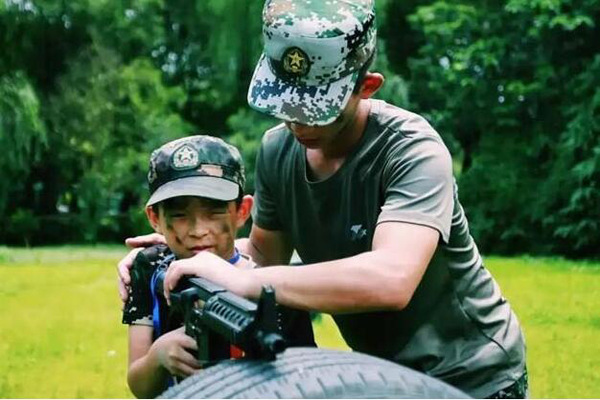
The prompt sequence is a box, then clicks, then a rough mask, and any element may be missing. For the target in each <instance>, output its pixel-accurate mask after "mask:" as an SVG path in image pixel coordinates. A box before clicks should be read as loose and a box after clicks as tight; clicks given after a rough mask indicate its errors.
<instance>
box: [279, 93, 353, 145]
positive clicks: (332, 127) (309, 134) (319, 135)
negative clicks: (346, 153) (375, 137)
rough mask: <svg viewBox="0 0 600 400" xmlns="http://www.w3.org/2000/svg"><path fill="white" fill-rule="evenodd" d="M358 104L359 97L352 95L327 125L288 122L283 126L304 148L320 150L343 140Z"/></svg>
mask: <svg viewBox="0 0 600 400" xmlns="http://www.w3.org/2000/svg"><path fill="white" fill-rule="evenodd" d="M359 102H360V96H358V95H352V97H351V98H350V100H349V101H348V105H347V106H346V108H345V109H344V111H342V113H341V114H340V116H339V117H338V118H337V119H336V120H335V121H333V122H332V123H331V124H329V125H323V126H310V125H302V124H300V123H297V122H288V121H285V125H286V126H287V128H288V129H289V130H290V132H292V134H293V135H294V136H295V137H296V140H298V142H300V144H302V145H303V146H304V147H306V148H308V149H322V148H324V147H327V146H328V145H332V144H335V143H336V141H337V142H338V143H339V141H343V140H344V137H343V134H344V132H345V131H346V128H348V127H349V126H350V125H351V124H352V122H353V121H354V119H355V117H356V111H357V108H358V104H359Z"/></svg>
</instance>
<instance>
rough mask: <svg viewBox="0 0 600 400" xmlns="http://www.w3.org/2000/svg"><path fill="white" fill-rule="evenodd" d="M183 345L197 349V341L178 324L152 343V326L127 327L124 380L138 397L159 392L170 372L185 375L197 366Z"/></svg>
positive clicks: (166, 382) (150, 395)
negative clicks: (178, 326) (127, 348)
mask: <svg viewBox="0 0 600 400" xmlns="http://www.w3.org/2000/svg"><path fill="white" fill-rule="evenodd" d="M186 349H191V350H196V349H197V347H196V341H195V340H194V339H192V338H190V337H189V336H187V335H186V334H185V333H184V328H183V327H182V328H180V329H177V330H174V331H172V332H169V333H167V334H165V335H163V336H161V337H159V338H158V339H157V340H156V341H155V342H154V343H152V327H150V326H144V325H131V326H130V327H129V370H128V373H127V383H128V384H129V388H130V389H131V392H132V393H133V394H134V395H135V396H136V397H138V398H151V397H156V396H158V395H159V394H160V393H161V392H163V391H164V390H165V389H166V388H167V384H168V380H169V377H170V375H176V376H181V377H187V376H189V375H192V374H194V373H195V372H197V371H198V370H199V368H200V365H199V364H198V361H197V360H196V359H195V358H194V356H193V355H192V354H191V353H190V352H188V351H187V350H186Z"/></svg>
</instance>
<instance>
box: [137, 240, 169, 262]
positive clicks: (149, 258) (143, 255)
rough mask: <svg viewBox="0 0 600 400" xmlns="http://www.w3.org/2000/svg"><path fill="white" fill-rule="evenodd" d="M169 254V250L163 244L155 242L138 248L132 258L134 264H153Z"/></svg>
mask: <svg viewBox="0 0 600 400" xmlns="http://www.w3.org/2000/svg"><path fill="white" fill-rule="evenodd" d="M170 254H171V251H170V250H169V248H168V247H167V245H165V244H155V245H154V246H150V247H146V248H144V249H142V250H140V251H139V252H138V253H137V255H136V257H135V260H134V265H135V264H137V263H139V262H141V263H145V264H155V263H157V262H160V261H162V260H163V259H164V258H165V257H167V256H168V255H170Z"/></svg>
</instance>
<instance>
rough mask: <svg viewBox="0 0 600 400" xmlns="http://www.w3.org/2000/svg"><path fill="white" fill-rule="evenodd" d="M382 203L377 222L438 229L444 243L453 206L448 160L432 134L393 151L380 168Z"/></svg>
mask: <svg viewBox="0 0 600 400" xmlns="http://www.w3.org/2000/svg"><path fill="white" fill-rule="evenodd" d="M383 182H384V188H383V190H384V198H385V200H384V204H383V206H382V207H381V213H380V214H379V218H378V220H377V223H378V224H379V223H382V222H390V221H396V222H408V223H414V224H418V225H424V226H428V227H431V228H433V229H436V230H437V231H439V232H440V234H441V237H442V240H443V241H444V242H446V243H447V242H448V240H449V237H450V227H451V224H452V210H453V207H454V179H453V176H452V159H451V157H450V154H449V152H448V150H447V149H446V147H445V146H444V145H443V144H442V143H441V142H440V141H439V140H436V139H435V138H433V137H424V138H421V139H419V140H416V141H415V142H414V143H412V144H410V145H409V146H405V147H402V148H401V149H400V150H396V151H395V152H394V153H393V154H392V156H391V160H390V161H389V162H388V165H387V167H386V168H385V170H384V180H383Z"/></svg>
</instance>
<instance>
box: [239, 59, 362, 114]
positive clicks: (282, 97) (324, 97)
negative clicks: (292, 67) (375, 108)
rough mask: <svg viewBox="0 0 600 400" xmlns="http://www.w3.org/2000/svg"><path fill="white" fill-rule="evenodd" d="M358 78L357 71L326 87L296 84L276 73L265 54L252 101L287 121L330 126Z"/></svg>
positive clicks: (253, 84)
mask: <svg viewBox="0 0 600 400" xmlns="http://www.w3.org/2000/svg"><path fill="white" fill-rule="evenodd" d="M357 77H358V72H354V73H351V74H349V75H347V76H345V77H343V78H342V79H340V80H338V81H335V82H332V83H328V84H325V85H322V86H305V85H294V84H292V83H290V82H289V81H286V80H283V79H280V78H278V77H277V76H275V74H274V73H273V71H272V70H271V67H270V66H269V61H268V60H267V58H266V56H265V55H264V54H263V55H262V56H261V58H260V60H259V61H258V64H257V66H256V69H255V70H254V75H253V76H252V81H251V82H250V88H249V89H248V104H249V105H250V107H252V108H254V109H255V110H258V111H260V112H263V113H266V114H269V115H272V116H274V117H275V118H278V119H281V120H284V121H290V122H299V123H301V124H304V125H327V124H330V123H332V122H334V121H335V120H336V119H337V117H338V116H339V115H340V114H341V113H342V111H343V110H344V108H345V107H346V105H347V104H348V100H350V96H352V91H353V90H354V86H355V84H356V79H357Z"/></svg>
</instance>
